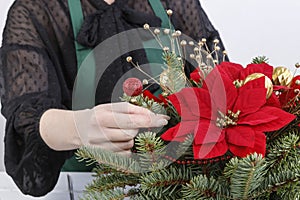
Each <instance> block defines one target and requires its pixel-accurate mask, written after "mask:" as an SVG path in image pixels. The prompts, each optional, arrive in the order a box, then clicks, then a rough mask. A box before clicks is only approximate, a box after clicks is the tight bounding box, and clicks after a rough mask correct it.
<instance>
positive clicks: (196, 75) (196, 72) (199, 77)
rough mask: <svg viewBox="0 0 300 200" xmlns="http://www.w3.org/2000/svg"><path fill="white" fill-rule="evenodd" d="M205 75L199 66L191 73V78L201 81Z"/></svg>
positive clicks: (197, 81)
mask: <svg viewBox="0 0 300 200" xmlns="http://www.w3.org/2000/svg"><path fill="white" fill-rule="evenodd" d="M203 77H204V75H203V72H202V71H201V70H200V69H199V67H197V68H196V69H195V70H194V71H193V72H192V73H191V74H190V79H191V80H193V81H195V82H196V83H200V81H201V80H202V79H203Z"/></svg>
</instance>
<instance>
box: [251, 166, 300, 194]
mask: <svg viewBox="0 0 300 200" xmlns="http://www.w3.org/2000/svg"><path fill="white" fill-rule="evenodd" d="M299 181H300V169H299V167H298V169H296V170H293V171H292V170H288V171H281V172H279V173H276V174H270V175H268V176H267V177H265V179H264V180H263V182H262V183H261V184H260V187H259V188H258V190H257V191H254V192H253V193H252V195H251V198H253V199H255V198H257V197H260V196H264V195H266V194H271V193H272V192H274V191H275V192H276V191H279V193H280V190H282V191H283V192H287V193H290V192H293V191H294V189H295V188H299V187H300V185H299V184H300V183H299ZM288 188H290V189H288ZM298 192H299V191H298ZM295 195H299V194H297V193H296V194H295Z"/></svg>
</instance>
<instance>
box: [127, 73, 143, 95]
mask: <svg viewBox="0 0 300 200" xmlns="http://www.w3.org/2000/svg"><path fill="white" fill-rule="evenodd" d="M123 91H124V93H125V94H126V95H128V96H132V97H134V96H138V95H140V94H141V93H142V91H143V84H142V82H141V81H140V80H139V79H137V78H128V79H126V80H125V81H124V83H123Z"/></svg>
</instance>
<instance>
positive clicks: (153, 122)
mask: <svg viewBox="0 0 300 200" xmlns="http://www.w3.org/2000/svg"><path fill="white" fill-rule="evenodd" d="M101 106H103V107H101ZM101 106H99V107H95V109H94V112H95V113H94V115H95V118H96V121H97V123H98V124H99V127H109V128H119V129H138V128H150V127H162V126H165V125H167V124H168V120H169V119H170V117H169V116H166V115H158V114H154V113H153V112H151V111H149V110H147V109H145V108H141V107H138V106H134V105H131V104H129V103H114V104H106V105H101ZM107 109H111V110H107Z"/></svg>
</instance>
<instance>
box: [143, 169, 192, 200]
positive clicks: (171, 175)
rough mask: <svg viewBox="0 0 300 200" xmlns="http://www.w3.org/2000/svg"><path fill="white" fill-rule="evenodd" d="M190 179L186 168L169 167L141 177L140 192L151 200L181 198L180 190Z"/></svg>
mask: <svg viewBox="0 0 300 200" xmlns="http://www.w3.org/2000/svg"><path fill="white" fill-rule="evenodd" d="M191 178H192V173H191V171H190V170H189V169H188V168H185V167H182V168H175V167H172V166H171V167H170V168H168V169H162V170H160V171H158V172H152V173H149V174H146V175H145V176H143V177H141V192H142V193H143V194H144V195H146V196H152V197H153V199H176V198H177V199H178V198H180V197H181V193H180V188H181V187H182V185H184V184H186V183H188V182H189V181H190V179H191Z"/></svg>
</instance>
